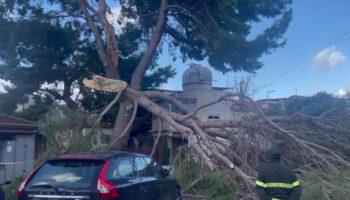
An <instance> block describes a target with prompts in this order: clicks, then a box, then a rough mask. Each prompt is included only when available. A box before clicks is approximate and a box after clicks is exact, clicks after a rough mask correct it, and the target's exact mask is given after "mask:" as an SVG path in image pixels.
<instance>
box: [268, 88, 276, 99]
mask: <svg viewBox="0 0 350 200" xmlns="http://www.w3.org/2000/svg"><path fill="white" fill-rule="evenodd" d="M273 92H276V90H270V89H267V91H266V99H269V94H270V93H273Z"/></svg>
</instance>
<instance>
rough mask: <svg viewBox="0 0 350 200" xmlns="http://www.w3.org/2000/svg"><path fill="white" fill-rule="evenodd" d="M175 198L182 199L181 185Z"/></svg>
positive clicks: (176, 199)
mask: <svg viewBox="0 0 350 200" xmlns="http://www.w3.org/2000/svg"><path fill="white" fill-rule="evenodd" d="M175 200H182V195H181V189H180V188H179V187H178V188H177V189H176V196H175Z"/></svg>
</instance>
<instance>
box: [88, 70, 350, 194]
mask: <svg viewBox="0 0 350 200" xmlns="http://www.w3.org/2000/svg"><path fill="white" fill-rule="evenodd" d="M84 83H85V84H86V86H88V87H91V88H94V89H99V90H103V91H109V92H117V93H118V95H117V96H119V95H120V94H121V93H123V95H125V96H127V98H129V99H133V101H134V102H135V103H134V105H139V106H142V107H144V108H145V109H147V110H148V111H150V112H152V113H153V114H154V115H156V116H158V117H159V118H160V119H161V120H162V121H164V122H166V123H168V124H170V125H171V126H172V127H173V128H174V129H175V130H177V132H179V133H181V134H182V135H183V137H184V138H186V140H187V141H188V147H189V148H190V149H192V150H193V151H194V152H195V153H196V155H198V156H199V157H200V159H201V161H203V163H204V164H205V165H206V166H207V168H208V169H210V170H212V171H214V170H219V171H220V170H224V169H227V168H229V169H232V170H234V172H235V173H236V174H237V175H238V176H239V177H240V179H241V182H242V183H244V184H245V186H244V187H243V188H242V189H243V190H245V191H246V192H248V194H249V195H251V198H255V197H254V193H252V192H251V191H252V187H254V177H256V171H257V168H258V166H259V165H260V163H261V162H262V161H263V155H264V152H265V150H266V149H267V148H268V147H270V146H278V147H280V148H281V150H282V151H283V154H284V155H285V157H284V161H285V163H287V164H288V165H289V166H291V167H293V168H295V169H298V171H299V172H300V174H301V175H303V174H304V175H306V174H305V173H309V172H310V171H312V170H319V171H322V172H324V173H325V174H327V175H329V176H333V175H339V174H340V173H341V171H342V170H344V169H350V162H349V156H347V155H349V150H350V147H349V145H348V144H349V143H350V134H349V130H347V129H345V128H342V127H341V126H338V124H337V123H334V122H333V121H332V120H328V119H327V117H326V115H327V113H325V114H322V115H321V116H320V117H314V116H309V115H305V114H300V113H296V114H293V115H291V116H278V117H267V116H266V115H265V114H264V113H263V112H262V111H261V110H260V108H259V107H258V106H257V104H256V103H255V102H254V101H253V100H252V99H250V98H249V97H246V96H244V95H242V94H240V93H232V94H230V95H225V96H223V97H219V98H218V99H217V100H216V101H213V102H212V103H209V104H207V105H203V106H200V107H198V108H197V110H195V111H190V110H189V109H188V108H187V107H186V106H185V105H183V104H182V103H181V102H180V101H178V100H177V99H176V98H174V97H172V96H169V95H167V94H165V93H162V92H158V91H137V90H134V89H133V88H130V87H128V86H125V85H126V84H122V85H124V86H125V87H119V86H118V85H120V81H115V80H110V79H108V78H104V77H101V76H93V78H92V79H91V80H85V81H84ZM105 88H106V89H105ZM110 88H115V89H114V90H111V89H110ZM231 97H239V98H240V99H244V100H245V101H243V102H244V104H249V105H250V107H252V108H253V110H252V112H254V113H255V114H247V115H246V117H243V118H242V119H241V120H237V121H231V120H210V121H201V120H199V119H198V118H197V117H196V114H195V113H196V112H198V110H200V109H203V108H204V107H206V106H210V105H212V104H215V103H218V102H220V101H223V100H230V99H232V98H231ZM156 99H162V100H163V101H167V102H169V103H171V104H172V105H173V106H175V107H177V108H178V109H179V110H180V111H181V113H175V112H171V111H168V110H166V109H164V108H163V107H161V106H159V105H157V104H156V103H155V101H154V100H156ZM116 102H117V101H114V102H113V103H116ZM241 103H242V102H241ZM241 103H240V104H241ZM104 112H105V111H104ZM119 139H120V137H119V138H116V139H114V140H112V141H110V146H109V147H108V149H109V148H111V147H112V146H113V144H114V143H117V142H118V140H119ZM108 149H106V150H108ZM343 178H347V177H343ZM248 194H247V195H248Z"/></svg>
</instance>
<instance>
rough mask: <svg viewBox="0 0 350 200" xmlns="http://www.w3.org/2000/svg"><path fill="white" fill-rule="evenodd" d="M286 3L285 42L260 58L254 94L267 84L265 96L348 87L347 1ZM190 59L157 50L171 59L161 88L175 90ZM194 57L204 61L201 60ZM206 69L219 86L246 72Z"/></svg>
mask: <svg viewBox="0 0 350 200" xmlns="http://www.w3.org/2000/svg"><path fill="white" fill-rule="evenodd" d="M292 9H293V20H292V22H291V24H290V26H289V28H288V31H287V32H286V34H285V38H286V39H287V44H286V45H285V46H284V47H282V48H279V49H277V50H276V51H274V52H273V53H272V54H270V55H264V56H262V57H261V59H260V60H261V61H262V62H263V63H264V66H263V68H262V69H260V70H258V71H257V72H256V74H255V75H254V78H253V83H252V86H251V87H252V89H258V92H257V93H256V94H254V96H253V97H254V99H263V98H266V97H267V91H268V90H270V91H274V92H271V93H269V96H268V97H269V98H281V97H289V96H291V95H295V94H297V95H303V96H311V95H313V94H316V93H317V92H320V91H325V92H328V93H332V94H334V95H339V94H340V95H342V94H344V93H345V91H350V61H349V59H350V22H349V19H350V12H349V10H350V1H349V0H294V2H293V4H292ZM270 24H271V20H263V21H262V22H261V23H259V24H255V25H254V27H253V30H252V34H256V33H259V32H261V31H262V30H264V28H266V27H267V26H268V25H270ZM192 62H194V61H187V62H186V63H183V62H182V61H181V60H180V59H179V60H177V61H175V62H174V61H172V59H171V57H170V56H169V55H168V53H167V52H165V53H163V55H162V56H161V57H160V64H161V65H169V64H171V65H172V66H173V67H175V68H176V70H177V75H176V77H175V78H173V79H171V80H169V81H168V83H167V84H164V85H163V86H162V88H163V89H174V90H181V89H182V86H181V76H182V73H183V72H184V71H185V70H186V69H187V68H188V66H189V64H190V63H192ZM199 63H200V64H202V65H203V66H207V67H209V64H208V63H207V62H206V61H203V62H199ZM291 69H293V70H291ZM212 71H213V79H214V81H213V85H214V86H219V87H227V86H228V87H233V86H234V81H235V80H240V79H241V78H244V77H248V76H250V75H249V74H248V73H233V72H231V73H228V74H226V75H223V74H222V73H220V72H217V71H214V69H212ZM287 72H288V73H287ZM286 73H287V74H286ZM282 75H283V76H282Z"/></svg>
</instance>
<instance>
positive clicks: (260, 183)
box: [255, 180, 266, 187]
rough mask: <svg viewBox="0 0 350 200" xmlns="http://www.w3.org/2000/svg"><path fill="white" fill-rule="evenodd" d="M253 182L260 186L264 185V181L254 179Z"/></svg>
mask: <svg viewBox="0 0 350 200" xmlns="http://www.w3.org/2000/svg"><path fill="white" fill-rule="evenodd" d="M255 184H256V185H258V186H260V187H266V185H265V183H263V182H261V181H258V180H256V182H255Z"/></svg>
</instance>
